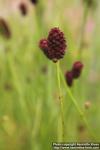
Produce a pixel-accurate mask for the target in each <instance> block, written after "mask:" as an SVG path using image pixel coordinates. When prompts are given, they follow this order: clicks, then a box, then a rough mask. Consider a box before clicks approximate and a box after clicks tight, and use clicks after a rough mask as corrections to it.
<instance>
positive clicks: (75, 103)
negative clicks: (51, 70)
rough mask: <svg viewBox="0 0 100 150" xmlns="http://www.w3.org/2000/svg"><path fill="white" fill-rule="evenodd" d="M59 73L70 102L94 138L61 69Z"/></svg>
mask: <svg viewBox="0 0 100 150" xmlns="http://www.w3.org/2000/svg"><path fill="white" fill-rule="evenodd" d="M60 75H61V79H62V81H63V83H64V86H65V88H66V90H67V93H68V95H69V96H70V99H71V101H72V103H73V104H74V106H75V107H76V109H77V111H78V112H79V114H80V116H81V118H82V119H83V121H84V123H85V125H86V126H87V129H88V131H89V133H90V135H91V136H92V137H93V138H94V139H96V136H95V135H94V133H93V131H92V129H91V128H90V126H89V124H88V121H87V119H86V117H85V114H84V113H83V111H82V110H81V109H80V107H79V105H78V103H77V100H76V99H75V98H74V96H73V95H72V93H71V91H70V89H69V88H68V86H66V82H65V79H64V76H63V74H62V71H61V70H60Z"/></svg>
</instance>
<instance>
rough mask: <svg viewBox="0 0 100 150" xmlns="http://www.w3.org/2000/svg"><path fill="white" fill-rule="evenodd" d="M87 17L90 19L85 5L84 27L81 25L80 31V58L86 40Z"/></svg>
mask: <svg viewBox="0 0 100 150" xmlns="http://www.w3.org/2000/svg"><path fill="white" fill-rule="evenodd" d="M87 17H88V6H87V5H85V7H84V12H83V19H82V25H81V29H80V37H79V44H78V52H79V56H80V57H81V55H82V47H83V40H84V31H85V26H86V22H87Z"/></svg>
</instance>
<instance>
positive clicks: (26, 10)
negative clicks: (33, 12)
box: [19, 3, 28, 16]
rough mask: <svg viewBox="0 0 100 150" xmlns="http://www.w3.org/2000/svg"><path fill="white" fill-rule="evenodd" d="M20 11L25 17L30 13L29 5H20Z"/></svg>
mask: <svg viewBox="0 0 100 150" xmlns="http://www.w3.org/2000/svg"><path fill="white" fill-rule="evenodd" d="M19 9H20V11H21V13H22V15H23V16H25V15H26V14H27V12H28V9H27V5H26V4H25V3H21V4H20V5H19Z"/></svg>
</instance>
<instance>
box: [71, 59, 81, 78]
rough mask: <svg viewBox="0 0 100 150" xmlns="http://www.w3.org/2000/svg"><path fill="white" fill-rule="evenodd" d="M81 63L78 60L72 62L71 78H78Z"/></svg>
mask: <svg viewBox="0 0 100 150" xmlns="http://www.w3.org/2000/svg"><path fill="white" fill-rule="evenodd" d="M82 68H83V64H82V63H81V62H80V61H77V62H75V63H74V64H73V67H72V73H73V78H78V77H79V76H80V74H81V72H82Z"/></svg>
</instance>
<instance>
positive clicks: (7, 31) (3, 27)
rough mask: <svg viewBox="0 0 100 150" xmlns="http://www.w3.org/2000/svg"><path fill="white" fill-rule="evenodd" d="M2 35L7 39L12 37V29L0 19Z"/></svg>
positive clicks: (0, 32)
mask: <svg viewBox="0 0 100 150" xmlns="http://www.w3.org/2000/svg"><path fill="white" fill-rule="evenodd" d="M0 34H1V35H2V36H4V37H5V38H7V39H9V38H10V37H11V31H10V28H9V26H8V24H7V22H6V21H5V20H4V19H3V18H0Z"/></svg>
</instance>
